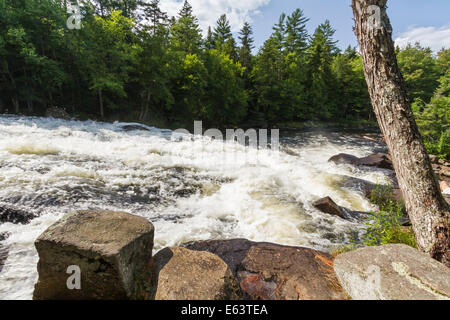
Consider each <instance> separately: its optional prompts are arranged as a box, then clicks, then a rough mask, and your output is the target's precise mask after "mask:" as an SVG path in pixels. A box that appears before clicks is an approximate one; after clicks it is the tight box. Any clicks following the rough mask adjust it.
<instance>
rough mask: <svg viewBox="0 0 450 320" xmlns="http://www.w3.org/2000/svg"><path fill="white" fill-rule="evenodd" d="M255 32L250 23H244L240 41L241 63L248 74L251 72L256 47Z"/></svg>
mask: <svg viewBox="0 0 450 320" xmlns="http://www.w3.org/2000/svg"><path fill="white" fill-rule="evenodd" d="M252 36H253V30H252V27H251V25H250V24H249V23H248V22H245V23H244V26H243V27H242V29H241V31H240V32H239V40H240V41H241V47H240V49H239V62H240V63H241V65H242V66H243V67H244V68H246V73H248V72H250V71H251V60H252V50H253V48H254V47H255V46H254V45H253V44H254V42H255V41H254V40H253V37H252Z"/></svg>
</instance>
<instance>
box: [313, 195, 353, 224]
mask: <svg viewBox="0 0 450 320" xmlns="http://www.w3.org/2000/svg"><path fill="white" fill-rule="evenodd" d="M313 206H314V207H315V208H317V209H319V210H320V211H322V212H324V213H328V214H331V215H333V216H338V217H340V218H342V219H345V215H344V213H343V211H342V210H341V208H340V207H339V206H338V205H337V204H336V202H334V201H333V199H331V198H330V197H325V198H322V199H320V200H317V201H316V202H314V203H313Z"/></svg>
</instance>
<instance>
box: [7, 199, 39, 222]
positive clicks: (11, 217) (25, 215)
mask: <svg viewBox="0 0 450 320" xmlns="http://www.w3.org/2000/svg"><path fill="white" fill-rule="evenodd" d="M35 217H36V216H35V215H34V214H33V213H30V212H27V211H24V210H20V209H16V208H12V207H10V206H4V205H2V204H0V222H1V223H7V222H9V223H14V224H27V223H29V222H30V221H31V220H33V219H34V218H35Z"/></svg>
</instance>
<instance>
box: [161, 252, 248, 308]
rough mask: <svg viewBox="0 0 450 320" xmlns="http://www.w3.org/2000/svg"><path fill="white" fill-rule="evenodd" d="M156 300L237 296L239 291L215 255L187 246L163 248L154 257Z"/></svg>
mask: <svg viewBox="0 0 450 320" xmlns="http://www.w3.org/2000/svg"><path fill="white" fill-rule="evenodd" d="M154 266H155V267H154V268H155V269H154V270H155V271H154V277H153V279H154V282H153V290H154V292H153V295H154V298H155V300H239V299H241V297H242V293H241V291H240V289H239V284H238V282H237V281H236V279H235V277H234V276H233V274H232V272H231V270H230V269H229V267H228V265H227V264H226V263H225V262H224V261H223V260H222V259H220V258H219V257H218V256H216V255H214V254H211V253H209V252H199V251H193V250H188V249H186V248H178V247H174V248H166V249H163V250H161V251H160V252H158V253H157V254H156V255H155V257H154Z"/></svg>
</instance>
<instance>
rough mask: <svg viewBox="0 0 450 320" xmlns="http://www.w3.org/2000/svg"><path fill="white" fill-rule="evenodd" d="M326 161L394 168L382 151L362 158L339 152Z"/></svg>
mask: <svg viewBox="0 0 450 320" xmlns="http://www.w3.org/2000/svg"><path fill="white" fill-rule="evenodd" d="M328 161H329V162H334V163H336V164H350V165H354V166H363V167H374V168H380V169H390V170H394V167H393V165H392V161H391V159H390V158H389V155H387V154H384V153H376V154H372V155H369V156H367V157H364V158H358V157H355V156H352V155H350V154H345V153H341V154H338V155H336V156H333V157H331V158H330V159H329V160H328Z"/></svg>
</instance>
